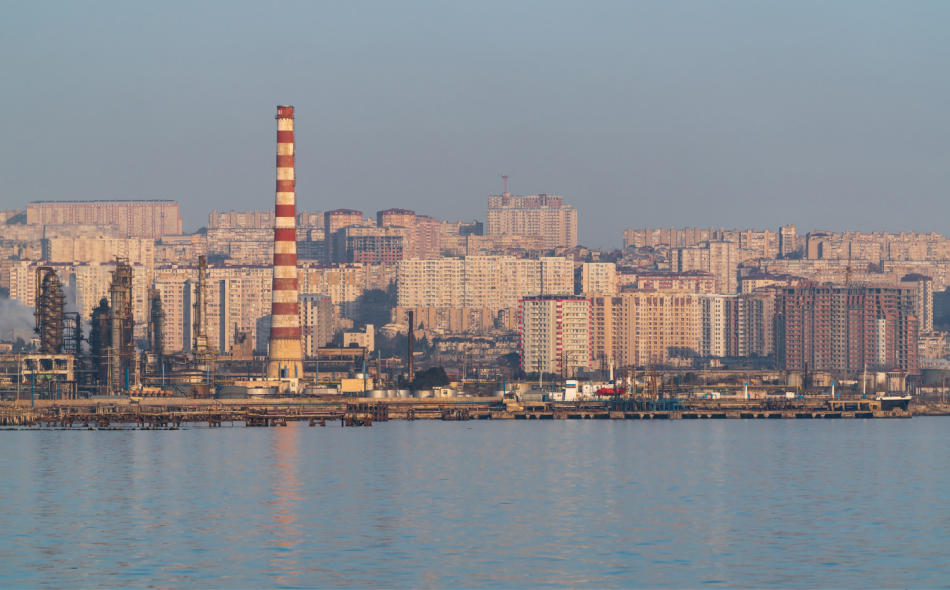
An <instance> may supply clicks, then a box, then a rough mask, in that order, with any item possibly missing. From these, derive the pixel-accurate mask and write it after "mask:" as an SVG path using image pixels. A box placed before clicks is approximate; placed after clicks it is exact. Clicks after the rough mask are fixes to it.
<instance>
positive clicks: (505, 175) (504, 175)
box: [498, 174, 508, 197]
mask: <svg viewBox="0 0 950 590" xmlns="http://www.w3.org/2000/svg"><path fill="white" fill-rule="evenodd" d="M498 176H501V177H502V179H503V180H504V181H505V192H504V193H502V194H503V195H504V196H505V197H507V196H508V175H507V174H499V175H498Z"/></svg>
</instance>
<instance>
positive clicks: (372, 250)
mask: <svg viewBox="0 0 950 590" xmlns="http://www.w3.org/2000/svg"><path fill="white" fill-rule="evenodd" d="M411 234H412V228H407V227H403V226H395V225H394V226H389V227H363V226H350V227H345V228H343V229H341V230H338V231H337V232H336V233H335V234H333V240H334V241H335V242H336V243H335V244H334V245H333V249H334V250H335V251H338V252H339V251H342V252H344V253H345V254H344V257H345V260H344V261H345V262H348V263H362V264H395V263H397V262H399V261H400V260H402V259H403V258H406V251H407V246H406V245H407V244H408V243H410V241H411Z"/></svg>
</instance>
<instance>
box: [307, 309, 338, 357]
mask: <svg viewBox="0 0 950 590" xmlns="http://www.w3.org/2000/svg"><path fill="white" fill-rule="evenodd" d="M333 325H334V312H333V301H332V300H331V299H330V297H328V296H327V295H315V294H312V293H304V294H302V295H300V344H301V346H302V347H303V353H304V356H305V357H307V358H313V357H316V356H317V349H318V348H320V347H322V346H326V345H327V343H328V342H330V341H331V340H332V339H333Z"/></svg>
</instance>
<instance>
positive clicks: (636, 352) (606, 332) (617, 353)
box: [591, 291, 703, 366]
mask: <svg viewBox="0 0 950 590" xmlns="http://www.w3.org/2000/svg"><path fill="white" fill-rule="evenodd" d="M591 301H592V315H593V317H594V326H593V329H592V334H593V337H594V338H593V349H594V351H595V354H596V355H603V356H605V357H607V358H612V359H613V360H614V363H615V365H617V366H630V365H632V366H647V365H658V364H666V363H669V362H670V360H671V359H674V358H680V359H686V358H690V357H694V356H698V355H699V354H701V352H702V337H703V335H702V328H703V325H702V304H701V302H700V297H699V296H697V295H696V294H695V293H691V292H688V291H636V292H627V293H621V294H620V295H618V296H615V297H598V296H596V295H595V296H592V297H591ZM608 351H610V353H609V355H608Z"/></svg>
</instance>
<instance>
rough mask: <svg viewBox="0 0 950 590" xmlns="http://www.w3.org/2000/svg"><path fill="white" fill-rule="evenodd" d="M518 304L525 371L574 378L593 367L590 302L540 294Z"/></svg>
mask: <svg viewBox="0 0 950 590" xmlns="http://www.w3.org/2000/svg"><path fill="white" fill-rule="evenodd" d="M519 303H520V305H519V309H520V314H519V326H520V329H519V335H520V350H521V368H522V370H524V371H525V372H527V373H532V372H543V373H557V374H560V375H564V376H571V375H573V374H574V373H575V372H576V371H577V369H589V368H591V367H592V361H593V357H592V354H591V352H592V340H591V303H590V300H588V299H586V298H584V297H581V296H576V295H566V296H565V295H539V296H534V297H526V298H524V299H522V300H521V301H520V302H519Z"/></svg>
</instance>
